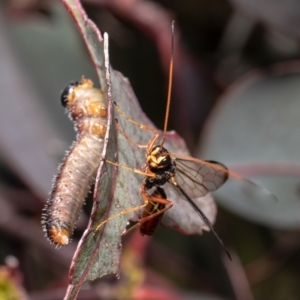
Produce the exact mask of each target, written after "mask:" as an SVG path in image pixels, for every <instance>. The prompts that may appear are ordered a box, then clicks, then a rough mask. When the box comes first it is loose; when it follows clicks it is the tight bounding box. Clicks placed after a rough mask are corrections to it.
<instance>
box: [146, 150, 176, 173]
mask: <svg viewBox="0 0 300 300" xmlns="http://www.w3.org/2000/svg"><path fill="white" fill-rule="evenodd" d="M147 162H148V164H149V166H150V167H151V168H159V169H160V168H165V167H167V166H169V165H170V164H172V159H171V156H170V154H169V151H168V150H167V149H166V148H164V147H162V146H155V147H153V149H152V150H151V152H150V154H149V155H148V157H147Z"/></svg>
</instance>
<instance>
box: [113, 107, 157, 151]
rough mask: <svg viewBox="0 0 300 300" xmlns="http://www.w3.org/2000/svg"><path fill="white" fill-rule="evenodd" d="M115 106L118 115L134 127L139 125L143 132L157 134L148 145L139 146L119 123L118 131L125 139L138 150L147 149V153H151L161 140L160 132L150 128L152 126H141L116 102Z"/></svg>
mask: <svg viewBox="0 0 300 300" xmlns="http://www.w3.org/2000/svg"><path fill="white" fill-rule="evenodd" d="M114 105H115V108H116V110H117V111H118V113H119V114H120V115H121V116H123V117H124V118H125V119H126V120H127V121H128V122H130V123H132V124H134V125H137V126H138V127H139V128H140V129H142V130H148V131H152V132H154V133H155V135H154V137H153V138H152V139H151V140H150V141H149V143H148V144H147V145H140V144H137V143H136V142H135V141H133V140H132V139H131V138H130V137H129V136H128V135H127V134H126V133H125V132H124V130H123V129H122V128H121V126H120V124H119V122H117V124H116V126H117V129H118V131H119V132H120V133H121V134H122V135H123V136H124V137H125V139H126V140H127V141H128V142H130V143H131V144H133V145H135V146H136V147H138V148H146V149H147V153H149V152H150V151H151V149H152V148H153V146H154V143H155V142H156V141H157V140H158V138H159V131H158V130H157V129H155V128H153V127H150V126H147V125H144V124H141V123H139V122H137V121H135V120H133V119H132V118H130V117H129V116H127V115H126V114H125V113H124V112H123V111H122V110H121V109H120V108H119V106H118V105H117V103H116V102H114Z"/></svg>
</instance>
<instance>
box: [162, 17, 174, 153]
mask: <svg viewBox="0 0 300 300" xmlns="http://www.w3.org/2000/svg"><path fill="white" fill-rule="evenodd" d="M174 29H175V21H174V20H173V21H172V39H171V61H170V69H169V86H168V97H167V107H166V115H165V124H164V133H163V138H162V141H161V147H162V146H163V144H164V143H165V140H166V133H167V127H168V120H169V112H170V103H171V92H172V79H173V63H174Z"/></svg>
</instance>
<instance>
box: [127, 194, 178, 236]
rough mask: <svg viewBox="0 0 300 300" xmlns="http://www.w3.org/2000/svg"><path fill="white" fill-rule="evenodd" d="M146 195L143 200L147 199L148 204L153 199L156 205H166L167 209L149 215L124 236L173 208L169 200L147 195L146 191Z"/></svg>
mask: <svg viewBox="0 0 300 300" xmlns="http://www.w3.org/2000/svg"><path fill="white" fill-rule="evenodd" d="M144 193H145V194H144V196H143V198H144V197H146V198H147V203H148V201H149V200H150V199H151V200H152V201H153V202H154V203H161V204H164V205H166V207H165V208H163V209H161V210H158V211H156V212H155V213H152V214H151V215H149V216H147V217H144V218H142V219H140V220H139V221H138V222H137V223H136V224H134V225H133V226H132V227H130V228H129V229H128V230H126V231H125V232H124V233H123V234H122V235H125V234H127V233H128V232H130V231H131V230H133V229H135V228H138V227H140V226H141V225H142V224H143V223H145V222H147V221H149V220H151V219H153V218H155V217H157V216H159V215H161V214H164V213H165V212H166V211H167V210H169V209H170V208H171V207H172V206H173V202H172V201H170V200H168V199H163V198H158V197H155V196H152V195H149V194H147V193H146V191H144ZM147 203H145V204H144V206H146V205H147Z"/></svg>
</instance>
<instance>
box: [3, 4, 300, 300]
mask: <svg viewBox="0 0 300 300" xmlns="http://www.w3.org/2000/svg"><path fill="white" fill-rule="evenodd" d="M82 4H83V5H84V7H85V9H86V11H87V13H88V15H89V17H90V18H92V19H93V20H94V21H95V22H96V24H97V25H98V27H99V29H100V31H101V32H102V33H103V32H108V33H109V39H110V59H111V64H112V66H113V68H114V69H115V70H118V71H120V72H122V73H123V75H124V76H126V77H127V78H129V80H130V82H131V85H132V87H133V89H134V91H135V93H136V96H137V98H138V99H139V101H140V104H141V106H142V108H143V110H144V111H145V112H146V114H147V115H148V117H149V118H150V119H151V120H152V121H153V122H154V123H155V124H156V125H157V127H158V128H162V127H163V121H164V112H165V102H166V94H167V82H168V79H167V78H168V64H169V59H170V52H169V49H170V38H171V34H170V32H171V30H170V27H171V20H172V19H175V20H176V45H175V71H174V89H173V96H172V108H171V115H170V122H169V126H168V128H170V129H174V130H176V131H177V132H178V133H179V134H180V135H181V136H182V137H183V138H184V139H185V140H186V142H187V145H188V146H189V149H190V152H191V153H192V154H193V156H195V157H199V158H200V157H201V158H205V159H213V160H218V161H221V162H222V163H224V164H225V165H227V166H228V167H229V168H230V169H231V170H234V171H237V172H238V173H240V174H241V175H243V176H245V177H250V178H251V179H252V180H253V181H255V182H257V183H258V184H259V185H261V186H263V187H266V188H268V189H270V190H271V191H272V192H273V193H274V194H275V195H276V196H277V197H278V203H277V204H276V203H270V202H268V201H264V200H265V199H264V198H263V197H260V198H262V199H260V198H259V199H257V200H253V201H251V200H250V201H249V200H245V199H241V198H239V197H237V196H233V194H230V192H229V194H228V193H227V195H226V193H222V189H221V190H220V192H219V193H218V195H217V200H218V204H219V205H218V206H219V211H218V216H217V222H216V225H215V227H216V229H217V231H218V232H219V234H220V235H221V236H222V238H223V240H225V242H226V244H227V246H228V247H229V249H230V252H231V254H232V255H233V261H232V262H230V261H228V259H227V258H226V257H225V256H224V253H223V252H222V249H220V247H219V245H218V243H217V242H216V240H215V239H214V237H213V236H212V235H211V234H208V233H205V234H204V236H201V237H200V236H183V235H182V234H180V233H178V232H176V231H173V230H168V229H165V228H159V230H158V231H157V233H156V234H155V236H154V237H153V238H152V239H146V238H144V239H143V240H141V238H140V237H139V235H138V233H137V232H135V233H133V234H132V235H129V236H127V237H125V238H124V248H125V250H124V267H122V275H121V280H120V281H116V280H114V278H113V277H107V278H104V279H102V280H99V281H96V282H94V283H93V285H92V286H89V288H88V289H86V290H84V291H83V292H82V293H81V295H80V299H114V298H116V297H119V298H121V299H125V298H126V297H127V298H131V297H133V295H135V297H136V299H152V298H153V299H175V295H176V297H178V299H273V300H279V299H291V300H293V299H299V296H300V290H299V277H300V270H299V259H300V252H299V247H300V243H299V239H298V234H299V230H298V228H299V221H300V218H299V212H300V206H299V179H298V178H299V175H300V171H299V170H300V169H299V162H300V159H299V158H300V156H299V151H298V149H299V139H300V136H299V133H298V128H299V126H300V121H299V120H300V118H299V117H298V115H299V114H300V104H299V103H300V102H299V95H300V88H299V86H300V84H299V83H300V76H299V70H300V64H299V60H298V59H299V37H300V31H299V28H300V26H299V25H300V24H299V20H300V18H299V12H300V7H299V4H298V2H297V1H292V0H291V1H288V3H286V2H285V3H281V5H280V6H279V4H278V2H276V1H274V0H273V1H271V0H264V1H250V0H231V1H219V0H213V1H196V0H189V1H180V0H176V1H175V0H172V1H104V0H102V1H91V0H90V1H82ZM82 75H86V76H88V77H90V78H93V79H94V81H96V80H97V79H96V75H95V71H94V68H93V65H92V63H91V61H90V59H89V55H88V53H87V51H86V48H85V45H84V43H83V41H82V39H81V37H80V35H79V34H78V32H77V29H76V27H75V25H74V24H73V22H72V20H71V18H70V17H69V15H68V14H67V12H66V11H65V9H64V7H63V5H62V4H61V3H60V2H59V1H33V0H32V1H27V2H25V1H18V0H16V1H4V2H1V4H0V79H1V80H0V89H1V94H0V101H1V102H0V103H1V108H0V145H1V146H0V151H1V152H0V154H1V156H0V164H1V165H0V244H1V247H0V264H1V265H2V267H1V269H0V282H1V281H2V282H3V288H1V289H2V290H3V293H4V292H6V291H7V292H9V291H10V292H11V293H12V295H13V294H14V292H15V291H17V292H18V293H19V296H17V298H11V299H26V298H25V297H26V296H27V297H28V298H29V299H62V297H63V295H64V292H65V288H66V286H67V282H68V267H69V264H70V261H71V258H72V255H73V253H74V251H75V248H76V244H77V241H78V239H79V238H80V236H81V234H82V231H83V230H84V228H85V226H86V222H87V220H88V211H89V207H90V206H91V200H88V201H87V205H86V207H85V210H86V211H87V214H86V215H84V214H82V216H81V218H80V220H79V222H78V225H77V230H76V233H75V237H74V240H73V242H72V243H71V244H70V245H69V246H68V247H66V248H64V249H60V250H58V251H57V250H55V249H54V247H53V245H50V244H49V243H48V242H47V240H46V239H45V238H44V237H43V234H42V231H41V225H40V216H41V211H42V208H43V206H44V203H45V200H46V199H47V193H48V192H49V191H50V190H51V182H52V178H53V176H54V174H55V173H56V169H57V165H58V163H59V162H60V161H61V159H62V157H63V155H64V152H65V151H66V150H67V149H68V148H69V145H71V143H72V141H73V140H74V139H75V133H74V130H73V125H72V123H71V122H70V120H69V119H68V118H67V116H66V115H65V113H64V109H63V108H62V107H61V106H60V102H59V97H60V91H61V90H62V89H63V88H64V86H65V85H66V84H67V83H68V82H69V81H71V80H77V79H78V78H80V77H81V76H82ZM224 194H225V196H224ZM253 198H255V195H254V197H253ZM135 243H141V244H142V245H143V246H140V247H141V248H142V249H143V250H140V252H138V253H135V252H134V251H135V249H136V247H135ZM130 251H131V252H130ZM128 253H135V259H133V258H132V257H131V256H130V254H128ZM126 262H127V263H128V265H126ZM129 266H130V267H129ZM2 273H3V274H2ZM133 275H134V276H133ZM96 291H97V292H98V295H96ZM0 292H1V291H0ZM155 293H157V294H155ZM158 293H161V294H158ZM172 293H175V295H174V294H172ZM21 294H22V297H24V298H21V296H20V295H21ZM3 295H5V296H4V298H3V299H6V298H5V297H7V295H8V294H3ZM124 295H126V296H124ZM128 295H130V296H128ZM149 295H150V296H149ZM151 295H152V296H151ZM154 295H160V296H154ZM12 297H13V296H12ZM147 297H148V298H147ZM151 297H152V298H151ZM0 298H1V295H0Z"/></svg>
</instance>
